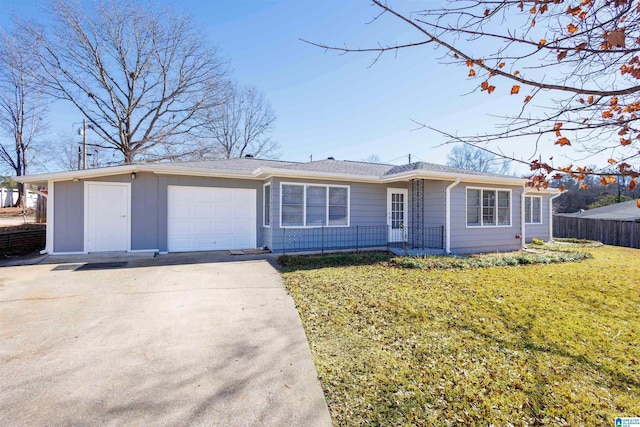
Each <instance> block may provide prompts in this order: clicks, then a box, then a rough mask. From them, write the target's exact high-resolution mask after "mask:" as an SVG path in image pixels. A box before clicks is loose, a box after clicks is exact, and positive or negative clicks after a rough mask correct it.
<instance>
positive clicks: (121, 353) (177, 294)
mask: <svg viewBox="0 0 640 427" xmlns="http://www.w3.org/2000/svg"><path fill="white" fill-rule="evenodd" d="M202 261H205V262H202ZM78 266H79V265H78V264H60V265H56V264H53V265H51V264H49V265H42V264H39V265H32V266H23V267H5V268H1V269H0V424H1V425H12V426H17V425H30V426H32V425H125V424H126V425H181V426H186V425H220V426H263V425H266V426H328V425H331V420H330V417H329V413H328V410H327V407H326V403H325V400H324V396H323V394H322V390H321V388H320V384H319V382H318V380H317V377H316V371H315V368H314V366H313V363H312V360H311V354H310V352H309V347H308V344H307V341H306V338H305V335H304V331H303V329H302V325H301V322H300V319H299V317H298V314H297V311H296V309H295V307H294V304H293V301H292V299H291V298H290V297H289V295H287V293H286V291H285V289H284V287H283V285H282V282H281V279H280V276H279V274H278V273H277V271H276V270H275V269H274V268H273V267H272V266H271V265H270V264H269V263H268V262H267V261H266V260H265V259H262V260H260V259H258V260H250V261H237V262H206V260H202V259H201V260H198V259H197V257H196V258H194V257H191V258H183V259H181V258H179V257H178V258H171V257H169V258H166V259H164V260H157V259H154V260H143V261H139V262H129V263H127V264H126V265H123V264H115V265H104V264H102V265H99V264H98V265H95V266H92V265H88V267H90V268H89V269H86V270H83V269H77V267H78ZM85 267H87V266H85ZM91 267H94V268H91Z"/></svg>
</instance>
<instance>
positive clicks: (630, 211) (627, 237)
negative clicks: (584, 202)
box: [553, 200, 640, 248]
mask: <svg viewBox="0 0 640 427" xmlns="http://www.w3.org/2000/svg"><path fill="white" fill-rule="evenodd" d="M553 222H554V224H555V226H554V227H555V228H554V235H555V237H569V238H575V239H587V240H597V241H599V242H602V243H604V244H605V245H614V246H624V247H627V248H640V208H638V201H637V200H630V201H628V202H622V203H616V204H613V205H608V206H602V207H599V208H594V209H589V210H581V211H579V212H575V213H562V214H556V215H555V216H554V218H553Z"/></svg>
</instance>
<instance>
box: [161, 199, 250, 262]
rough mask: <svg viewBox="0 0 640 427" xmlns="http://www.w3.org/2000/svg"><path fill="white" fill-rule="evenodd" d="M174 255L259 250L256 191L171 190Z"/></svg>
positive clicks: (170, 228)
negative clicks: (180, 253) (176, 253)
mask: <svg viewBox="0 0 640 427" xmlns="http://www.w3.org/2000/svg"><path fill="white" fill-rule="evenodd" d="M167 192H168V194H167V199H168V204H169V206H168V209H167V215H168V218H167V221H168V234H167V245H168V250H169V251H171V252H186V251H203V250H222V249H246V248H254V247H256V190H252V189H233V188H217V187H181V186H169V187H168V190H167Z"/></svg>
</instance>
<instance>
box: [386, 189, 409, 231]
mask: <svg viewBox="0 0 640 427" xmlns="http://www.w3.org/2000/svg"><path fill="white" fill-rule="evenodd" d="M392 194H402V195H404V198H403V199H404V203H403V207H402V210H403V214H404V218H403V221H402V224H403V228H401V229H400V231H398V230H397V229H395V230H394V229H393V228H391V227H392V224H391V195H392ZM408 199H409V190H408V189H406V188H387V227H388V233H389V236H388V238H389V242H390V243H397V242H402V241H403V240H404V239H406V238H407V236H408V235H409V228H408V226H409V224H408V218H407V217H408V212H407V210H408V209H407V208H408V206H409V203H408Z"/></svg>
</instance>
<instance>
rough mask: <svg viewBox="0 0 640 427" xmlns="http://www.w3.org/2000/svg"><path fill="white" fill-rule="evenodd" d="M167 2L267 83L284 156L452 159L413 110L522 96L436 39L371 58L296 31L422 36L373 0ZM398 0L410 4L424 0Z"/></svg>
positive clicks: (484, 122) (461, 118) (363, 41)
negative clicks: (485, 87) (436, 45)
mask: <svg viewBox="0 0 640 427" xmlns="http://www.w3.org/2000/svg"><path fill="white" fill-rule="evenodd" d="M167 3H168V4H170V5H171V6H172V7H174V8H176V9H184V10H186V11H187V12H189V13H191V14H192V15H193V16H194V17H195V19H196V21H197V22H199V23H201V24H202V25H203V26H204V28H205V29H206V31H207V32H208V34H209V36H210V38H211V41H212V43H214V44H217V45H219V46H220V49H221V53H222V55H223V56H224V57H226V58H228V59H229V61H230V66H231V69H232V72H233V76H234V77H235V79H236V80H237V81H239V82H240V83H242V84H252V85H255V86H257V87H258V88H259V89H260V90H262V91H263V92H265V94H266V95H267V97H268V98H269V100H270V101H271V103H272V105H273V107H274V109H275V111H276V113H277V116H278V119H277V122H276V126H275V131H274V133H273V137H274V139H276V140H277V141H279V142H280V144H281V152H282V156H281V158H282V159H285V160H294V161H307V160H309V156H311V155H313V158H314V160H316V159H321V158H326V157H328V156H334V157H335V158H337V159H345V160H361V159H364V158H366V157H368V156H370V155H377V156H379V158H380V160H382V161H390V162H391V163H397V164H399V163H404V162H406V159H407V157H406V156H407V155H408V154H409V153H411V154H412V156H413V158H412V159H414V160H424V161H431V162H435V163H445V161H446V154H447V153H448V152H449V150H450V148H451V146H442V143H443V142H444V139H443V138H442V137H440V136H439V135H437V134H435V133H433V132H431V131H427V130H415V129H416V127H417V126H416V124H415V123H413V122H412V120H415V121H417V122H421V123H427V124H429V125H432V126H434V127H438V128H441V129H444V130H447V131H450V132H452V133H456V132H458V133H459V134H465V133H471V132H474V131H478V130H482V129H485V130H491V129H492V126H491V124H492V123H494V122H495V120H494V119H492V118H489V117H488V116H487V114H488V113H491V114H500V112H501V111H508V109H509V107H513V106H515V105H518V106H519V105H521V102H522V100H521V99H519V100H515V97H511V98H510V97H509V95H508V92H507V91H506V89H505V91H503V93H499V91H498V90H496V92H494V94H493V95H491V96H487V94H486V93H472V94H468V93H469V92H470V91H472V90H474V88H475V87H476V85H477V84H478V82H477V81H470V80H467V79H466V73H467V70H466V69H465V68H464V67H457V66H447V65H443V64H441V63H439V57H440V55H441V52H437V51H434V50H433V49H432V48H431V47H422V48H415V49H412V50H407V51H405V52H400V53H399V54H398V55H397V56H394V55H391V54H389V55H385V56H383V57H382V58H381V59H380V61H378V62H377V63H376V64H375V65H373V66H370V65H371V62H372V60H373V58H374V56H372V55H364V54H348V55H338V54H336V53H334V52H324V51H323V50H322V49H319V48H317V47H313V46H311V45H308V44H306V43H303V42H302V41H300V40H299V39H300V38H303V39H308V40H312V41H316V42H321V43H326V44H329V45H343V44H345V43H346V44H347V45H349V46H350V47H355V46H361V47H365V46H369V45H372V44H375V43H377V42H378V41H382V42H386V43H394V42H396V41H408V40H417V39H419V36H418V35H417V34H412V33H411V32H407V29H406V28H405V27H404V26H402V25H398V24H397V22H395V21H393V20H392V19H389V18H386V19H382V20H380V21H378V22H375V23H373V24H367V22H369V21H371V18H372V17H373V16H375V15H376V14H377V10H376V9H375V8H374V7H372V6H371V5H370V3H369V2H368V1H367V0H353V1H346V0H345V1H343V0H324V1H311V0H302V1H300V0H299V1H291V0H283V1H276V0H251V1H249V0H223V1H198V2H180V1H167ZM38 4H39V3H38V2H37V1H34V0H0V11H2V15H0V25H3V26H5V25H7V23H8V13H5V12H13V13H16V14H18V15H21V16H27V17H33V18H42V15H41V14H40V12H39V7H38ZM395 4H396V5H397V7H399V8H404V9H406V10H410V9H411V8H412V7H415V5H416V4H417V2H414V1H404V2H403V1H398V2H396V3H395ZM465 94H467V95H465ZM516 103H517V104H516ZM81 120H82V117H81V116H80V115H79V114H78V113H77V112H76V111H75V110H73V108H72V107H70V106H68V105H62V104H61V105H56V106H55V108H52V114H51V117H50V122H51V125H50V128H51V134H52V135H53V134H55V133H56V132H65V131H66V132H68V131H69V129H71V128H72V127H73V123H74V122H79V121H81ZM510 144H511V145H503V146H502V149H503V150H504V151H505V152H507V153H509V154H511V153H515V154H517V155H518V156H525V157H526V156H528V155H530V154H532V153H533V151H532V148H531V147H532V144H515V143H510Z"/></svg>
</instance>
